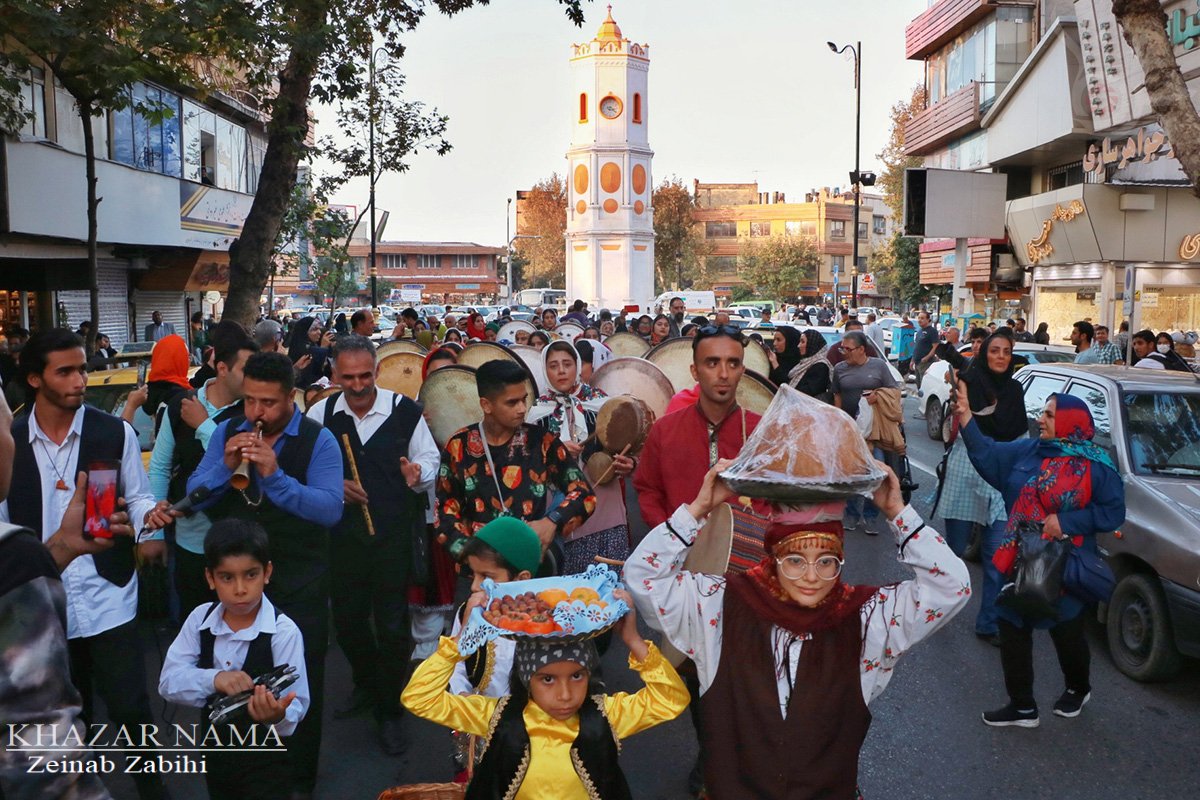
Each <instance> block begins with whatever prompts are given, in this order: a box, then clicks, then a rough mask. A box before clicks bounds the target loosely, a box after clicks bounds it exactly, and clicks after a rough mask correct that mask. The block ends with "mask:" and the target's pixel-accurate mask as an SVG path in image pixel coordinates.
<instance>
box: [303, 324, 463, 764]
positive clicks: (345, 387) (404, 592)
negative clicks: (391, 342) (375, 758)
mask: <svg viewBox="0 0 1200 800" xmlns="http://www.w3.org/2000/svg"><path fill="white" fill-rule="evenodd" d="M332 364H333V379H334V382H335V383H337V384H338V385H339V386H341V389H342V390H341V391H340V392H338V393H337V394H334V395H331V396H330V397H328V398H326V399H324V400H321V401H320V402H318V403H316V404H314V405H313V407H312V408H310V409H309V410H308V417H309V419H311V420H314V421H316V422H319V423H320V424H322V425H324V426H325V428H326V429H327V430H329V431H331V432H332V433H333V434H334V436H335V437H336V438H337V440H338V442H339V444H340V445H341V451H342V468H343V474H342V487H343V492H344V500H345V504H346V511H345V513H344V514H343V515H342V521H341V522H340V523H339V524H338V526H337V527H336V528H334V530H333V548H332V549H331V551H330V577H331V581H330V595H331V599H332V601H333V624H334V628H335V630H336V631H337V639H338V644H340V645H341V647H342V650H343V651H344V652H345V654H346V659H347V660H348V661H349V662H350V667H351V669H352V671H353V675H354V693H353V694H352V695H351V698H350V702H349V704H348V707H347V709H346V710H345V712H344V713H345V714H346V715H350V714H353V713H357V712H360V711H366V710H368V709H370V710H373V711H374V714H375V717H376V719H377V720H378V722H379V735H380V742H381V744H382V746H383V749H384V751H385V752H386V753H388V754H389V755H400V754H401V753H403V752H404V749H405V747H406V744H407V743H406V741H405V739H404V735H403V731H402V727H401V724H400V715H401V708H400V693H401V692H402V691H403V690H404V686H405V684H406V683H407V680H408V671H407V669H406V667H407V665H408V663H409V659H410V658H411V656H412V647H413V644H412V637H411V625H410V621H409V615H408V584H409V576H410V574H411V573H412V567H413V544H414V541H413V536H414V534H415V532H416V531H417V527H418V526H420V528H421V529H422V531H421V533H422V534H423V533H424V531H423V528H424V526H425V502H426V499H425V492H426V491H427V490H428V489H429V487H430V486H431V485H432V484H433V481H434V480H435V478H436V477H437V470H438V464H439V461H440V458H441V456H440V453H439V452H438V447H437V443H436V442H435V441H434V439H433V434H432V433H430V431H429V426H428V425H427V424H426V422H425V420H424V419H423V418H422V416H421V407H420V406H419V405H418V404H417V403H416V402H415V401H413V400H412V399H411V398H408V397H404V396H403V395H399V394H397V393H395V392H392V391H389V390H388V389H382V388H380V387H378V386H376V385H375V377H376V360H375V346H374V345H373V344H371V342H370V340H369V339H367V338H365V337H363V336H358V335H350V336H340V337H338V339H337V341H336V342H335V343H334V345H333V354H332Z"/></svg>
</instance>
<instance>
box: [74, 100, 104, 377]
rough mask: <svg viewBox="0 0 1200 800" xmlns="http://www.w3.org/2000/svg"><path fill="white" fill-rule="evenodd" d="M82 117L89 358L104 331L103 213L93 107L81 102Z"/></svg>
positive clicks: (78, 103) (79, 103)
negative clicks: (99, 252)
mask: <svg viewBox="0 0 1200 800" xmlns="http://www.w3.org/2000/svg"><path fill="white" fill-rule="evenodd" d="M76 106H77V107H78V108H79V117H80V119H81V120H82V121H83V155H84V165H85V169H86V175H87V177H86V179H85V180H86V182H87V226H88V233H87V262H88V266H87V270H88V288H89V289H90V292H89V293H88V301H89V306H90V313H91V315H92V324H91V325H90V326H89V327H88V333H87V341H86V342H85V343H84V351H85V352H86V353H87V354H88V357H89V358H91V356H92V355H93V354H94V353H95V352H96V333H97V332H98V331H99V330H100V259H99V256H98V255H97V252H96V238H97V236H98V229H99V224H98V221H97V215H98V213H99V209H100V198H98V197H96V137H95V135H94V134H93V132H92V104H91V103H86V102H79V100H78V98H76Z"/></svg>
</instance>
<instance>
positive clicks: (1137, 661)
mask: <svg viewBox="0 0 1200 800" xmlns="http://www.w3.org/2000/svg"><path fill="white" fill-rule="evenodd" d="M1108 649H1109V652H1110V653H1111V654H1112V659H1113V662H1114V663H1115V664H1116V665H1117V669H1119V670H1121V672H1124V673H1125V674H1126V675H1128V676H1129V677H1131V678H1133V679H1134V680H1136V681H1162V680H1167V679H1168V678H1171V677H1172V676H1173V675H1174V674H1175V673H1176V672H1178V671H1179V668H1180V666H1182V663H1183V662H1182V659H1181V657H1180V655H1179V651H1178V650H1176V649H1175V640H1174V637H1173V636H1172V634H1171V620H1170V618H1169V616H1168V612H1167V601H1166V598H1165V597H1163V591H1162V587H1161V586H1159V585H1158V579H1157V578H1156V577H1155V576H1154V575H1147V574H1146V573H1142V572H1135V573H1132V574H1130V575H1126V576H1125V577H1124V578H1122V579H1121V582H1120V583H1118V584H1117V588H1116V590H1115V591H1114V592H1113V596H1112V599H1111V600H1109V603H1108Z"/></svg>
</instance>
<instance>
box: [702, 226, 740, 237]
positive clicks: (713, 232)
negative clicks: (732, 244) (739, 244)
mask: <svg viewBox="0 0 1200 800" xmlns="http://www.w3.org/2000/svg"><path fill="white" fill-rule="evenodd" d="M736 237H737V223H736V222H706V223H704V238H706V239H732V238H736Z"/></svg>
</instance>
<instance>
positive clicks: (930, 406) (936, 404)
mask: <svg viewBox="0 0 1200 800" xmlns="http://www.w3.org/2000/svg"><path fill="white" fill-rule="evenodd" d="M925 432H926V433H928V434H929V438H930V439H933V440H934V441H935V442H940V441H942V401H941V400H938V399H937V398H936V397H931V398H929V402H927V403H926V404H925Z"/></svg>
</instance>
